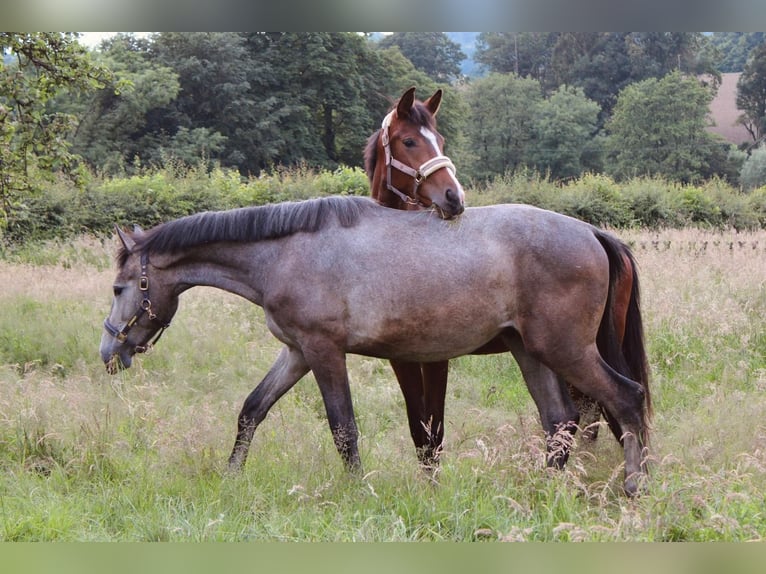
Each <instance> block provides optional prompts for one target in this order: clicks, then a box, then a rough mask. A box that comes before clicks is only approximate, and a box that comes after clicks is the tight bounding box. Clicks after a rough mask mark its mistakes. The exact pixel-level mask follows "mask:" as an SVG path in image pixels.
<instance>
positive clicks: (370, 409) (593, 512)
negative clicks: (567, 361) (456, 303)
mask: <svg viewBox="0 0 766 574" xmlns="http://www.w3.org/2000/svg"><path fill="white" fill-rule="evenodd" d="M618 234H619V235H620V236H621V237H623V239H625V240H626V241H628V242H629V243H630V244H631V245H632V246H633V248H634V251H635V254H636V257H637V259H638V262H639V265H640V272H641V279H642V287H643V303H644V320H645V329H646V333H647V341H648V350H649V359H650V364H651V368H652V373H653V378H652V386H653V391H652V392H653V397H654V405H655V417H654V420H653V442H652V449H653V450H652V455H653V465H652V476H651V479H650V481H649V483H648V490H647V492H646V493H645V494H644V495H643V496H641V497H640V498H639V499H637V500H628V499H626V498H625V497H624V496H623V495H622V494H621V492H620V489H621V484H622V469H621V463H622V453H621V451H620V449H619V445H617V443H616V442H615V441H614V440H613V439H612V438H611V435H610V433H608V432H606V429H604V432H602V434H601V438H600V439H599V441H598V442H597V443H596V444H595V445H585V444H578V445H577V447H576V449H575V452H574V455H573V457H572V459H571V460H570V464H569V465H568V468H567V470H566V471H564V472H555V471H550V470H548V469H546V468H545V466H544V441H543V437H542V431H541V428H540V425H539V423H538V420H537V415H536V411H535V409H534V406H533V404H532V401H531V398H530V397H529V396H528V393H527V391H526V389H525V387H524V384H523V382H522V381H521V379H520V375H519V372H518V370H517V368H516V367H515V365H514V364H513V362H512V360H511V357H510V355H498V356H489V357H463V358H460V359H458V360H455V361H453V362H452V364H451V375H450V385H449V388H448V396H447V424H446V445H445V453H444V456H443V464H442V469H441V471H440V473H439V474H438V476H437V477H436V482H437V484H432V483H431V482H430V481H429V480H428V478H427V477H426V476H425V475H424V474H423V473H422V472H421V471H420V470H419V469H418V468H417V465H416V458H415V453H414V449H413V447H412V444H411V441H410V438H409V433H408V430H407V424H406V417H405V413H404V405H403V400H402V398H401V395H400V393H399V390H398V387H397V385H396V383H395V380H394V377H393V374H392V372H391V370H390V368H389V366H388V365H387V363H385V362H383V361H380V360H377V359H370V358H365V357H356V356H353V357H350V358H349V366H350V374H351V378H352V393H353V397H354V404H355V410H356V414H357V420H358V423H359V427H360V431H361V441H360V448H361V454H362V459H363V463H364V466H365V474H364V476H363V478H361V479H359V478H351V477H348V476H346V474H345V473H344V470H343V467H342V464H341V462H340V457H339V456H338V454H337V453H336V451H335V448H334V446H333V444H332V440H331V436H330V432H329V430H328V428H327V423H326V420H325V417H324V409H323V406H322V402H321V399H320V396H319V392H318V390H317V388H316V386H315V385H314V383H313V381H312V380H311V379H310V378H309V377H307V378H306V379H305V380H303V381H301V382H300V383H299V384H298V385H297V386H296V388H295V389H293V390H292V391H291V392H290V393H288V394H287V395H286V396H285V397H283V399H282V400H281V401H280V402H278V403H277V405H276V406H275V407H274V409H273V410H272V412H271V413H270V415H269V416H268V417H267V419H266V420H265V421H264V423H263V424H262V425H261V427H260V428H259V429H258V431H257V433H256V437H255V440H254V443H253V448H252V449H251V453H250V458H249V460H248V464H247V467H246V470H245V472H244V473H243V474H241V475H238V476H231V475H227V474H226V473H224V468H225V461H226V458H227V456H228V454H229V450H230V448H231V446H232V441H233V438H234V430H235V421H236V416H237V413H238V412H239V408H240V406H241V404H242V401H243V400H244V398H245V397H246V395H247V394H248V392H249V391H250V390H251V389H252V387H253V386H254V385H255V384H256V383H257V382H258V381H259V380H260V378H261V377H262V376H263V375H264V374H265V372H266V370H267V369H268V367H269V365H270V363H271V361H272V360H273V359H274V357H275V356H276V353H277V351H278V349H279V345H278V344H277V342H276V340H275V339H274V338H273V337H271V335H270V334H269V333H268V332H267V331H266V329H265V327H264V321H263V316H262V313H261V311H260V309H258V308H257V307H255V306H253V305H251V304H249V303H247V302H246V301H244V300H240V299H238V298H236V297H234V296H231V295H228V294H226V293H223V292H220V291H215V290H211V289H206V288H197V289H194V290H192V291H190V292H188V293H187V294H185V295H184V296H183V297H182V302H181V308H180V310H179V312H178V314H177V315H176V318H175V320H174V324H173V326H172V328H171V329H170V330H169V331H168V332H167V333H166V334H165V336H164V337H163V339H162V341H161V342H160V343H159V344H158V346H157V348H156V349H155V350H154V351H153V352H152V353H151V354H149V355H147V356H144V357H140V358H138V359H137V360H136V361H135V362H134V367H133V368H132V369H130V370H128V371H125V372H122V373H120V374H119V375H117V376H114V377H110V376H109V375H107V373H106V372H105V370H104V366H103V364H102V363H101V361H100V359H99V356H98V343H99V338H100V336H101V330H102V328H101V322H102V320H103V318H104V316H105V315H106V313H107V312H108V309H109V304H110V286H111V282H112V279H113V276H114V271H113V264H112V260H111V253H112V248H113V246H112V245H111V244H110V243H107V244H103V243H101V242H99V241H97V240H94V239H88V238H82V239H81V240H79V241H78V242H76V243H75V244H74V245H69V244H67V245H56V244H52V245H49V246H47V247H45V248H44V249H36V250H34V251H30V252H28V253H24V254H20V255H17V256H16V257H15V258H14V259H11V260H5V261H0V284H2V288H0V539H1V540H7V541H10V540H24V541H32V540H78V541H82V540H121V541H133V540H141V541H148V540H184V541H186V540H190V541H219V540H220V541H247V540H301V541H314V540H321V541H337V540H343V541H389V540H450V541H466V540H487V541H494V540H537V541H553V540H561V541H575V540H588V541H673V540H693V541H709V540H726V541H744V540H763V539H764V538H766V514H765V513H766V400H764V392H766V330H765V329H764V317H766V232H758V233H747V234H745V233H739V234H737V233H735V232H724V233H720V232H706V231H700V230H683V231H660V232H648V231H625V232H619V233H618Z"/></svg>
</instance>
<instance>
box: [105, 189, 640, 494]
mask: <svg viewBox="0 0 766 574" xmlns="http://www.w3.org/2000/svg"><path fill="white" fill-rule="evenodd" d="M119 236H120V239H121V242H122V249H121V251H120V254H119V257H118V267H119V270H118V273H117V278H116V279H115V282H114V287H113V289H114V300H113V303H112V309H111V312H110V314H109V316H108V317H107V319H106V320H105V322H104V327H105V332H104V334H103V336H102V339H101V348H100V351H101V357H102V358H103V360H104V362H105V364H106V365H107V369H108V370H109V371H110V372H115V371H116V370H117V369H119V368H127V367H129V366H130V365H131V362H132V360H133V356H134V355H135V354H136V353H140V352H142V351H144V350H146V348H147V347H149V346H150V345H151V344H152V338H153V337H154V338H155V341H156V337H158V336H159V335H161V334H162V332H163V331H164V329H165V328H166V327H167V326H168V325H169V324H170V320H171V319H172V317H173V315H174V314H175V312H176V310H177V308H178V297H179V295H180V294H181V293H182V292H184V291H186V290H187V289H189V288H191V287H193V286H195V285H207V286H213V287H218V288H220V289H224V290H226V291H229V292H232V293H236V294H238V295H241V296H242V297H244V298H246V299H248V300H250V301H252V302H253V303H255V304H256V305H259V306H261V307H262V308H263V309H264V312H265V316H266V324H267V326H268V328H269V330H270V331H271V332H272V334H273V335H274V336H275V337H276V338H277V339H279V340H280V341H281V342H282V343H284V347H283V349H282V351H281V352H280V354H279V356H278V358H277V359H276V361H275V363H274V365H273V366H272V367H271V369H270V370H269V372H268V373H267V374H266V376H265V377H264V379H263V380H262V381H261V382H260V383H259V384H258V385H257V386H256V388H255V389H254V390H253V392H252V393H251V394H250V395H249V396H248V398H247V399H246V400H245V403H244V406H243V407H242V410H241V413H240V415H239V419H238V432H237V437H236V441H235V445H234V449H233V451H232V454H231V457H230V459H229V464H230V467H231V468H233V469H238V468H241V467H242V466H243V464H244V462H245V459H246V456H247V452H248V450H249V446H250V443H251V441H252V438H253V434H254V432H255V429H256V427H257V426H258V425H259V424H260V423H261V421H263V419H264V417H265V416H266V414H267V413H268V411H269V409H270V408H271V407H272V406H273V405H274V403H275V402H276V401H277V400H279V398H280V397H281V396H282V395H283V394H285V393H286V392H287V391H288V390H289V389H290V388H292V387H293V385H295V383H296V382H297V381H298V380H299V379H301V378H302V377H303V376H304V375H306V374H307V373H308V372H309V371H312V372H313V373H314V376H315V378H316V381H317V384H318V385H319V389H320V391H321V394H322V398H323V400H324V404H325V408H326V411H327V417H328V420H329V424H330V429H331V431H332V435H333V438H334V441H335V444H336V447H337V449H338V451H339V452H340V454H341V456H342V458H343V460H344V461H345V463H346V465H347V466H348V467H349V468H350V469H359V468H360V467H361V463H360V459H359V452H358V449H357V435H358V432H357V427H356V422H355V419H354V412H353V408H352V402H351V394H350V389H349V382H348V374H347V370H346V354H347V353H356V354H361V355H367V356H373V357H380V358H385V359H394V360H398V361H410V362H432V361H444V360H448V359H451V358H454V357H458V356H461V355H465V354H468V353H471V352H472V351H474V350H476V349H479V348H480V347H482V346H483V345H485V344H487V343H488V342H490V341H493V340H501V341H502V342H503V343H504V345H505V347H506V349H507V350H509V351H510V352H511V353H513V355H514V357H515V358H516V360H517V361H518V363H519V365H520V367H521V371H522V374H523V376H524V380H525V382H526V384H527V387H528V389H529V392H530V394H531V395H532V397H533V399H534V401H535V403H536V405H537V407H538V410H539V413H540V418H541V421H542V424H543V428H544V430H545V433H546V436H547V438H548V446H549V455H548V462H549V464H550V465H553V466H559V467H560V466H562V465H563V464H564V463H565V462H566V459H567V456H568V450H569V447H568V445H569V444H570V442H571V441H568V440H566V438H567V437H568V436H571V434H572V433H573V432H574V429H575V428H576V424H577V421H578V411H577V409H576V407H575V405H574V404H573V403H572V399H571V398H570V395H569V393H568V391H567V389H566V386H565V383H564V382H563V381H566V382H567V383H569V384H571V385H573V386H574V387H575V388H577V389H579V390H581V391H582V392H584V393H585V394H587V395H588V396H590V397H593V398H594V399H595V400H597V401H598V402H599V403H600V404H601V405H602V406H603V408H604V409H605V412H606V413H607V415H608V420H609V422H610V425H611V427H612V430H613V432H614V433H615V435H616V436H617V437H618V438H619V440H620V441H621V442H622V444H623V447H624V453H625V482H624V489H625V492H626V493H627V494H629V495H633V494H635V493H636V492H637V490H638V487H639V483H640V480H641V477H642V476H643V475H644V474H645V459H644V456H645V452H644V448H645V445H646V441H647V438H648V437H647V435H648V426H647V419H648V416H649V413H650V398H649V388H648V384H647V381H634V380H631V379H629V378H628V377H627V376H626V374H627V373H628V368H627V367H624V368H623V367H620V365H621V360H620V354H621V346H620V344H619V341H618V338H617V336H616V335H615V334H614V332H613V326H612V325H613V322H612V320H611V314H612V307H613V297H612V294H613V289H614V285H615V282H616V281H617V280H618V279H619V277H620V276H621V274H623V273H625V272H626V269H625V261H626V260H627V261H628V262H629V263H630V265H631V270H630V271H631V272H632V273H633V274H634V275H635V273H636V270H635V268H634V264H633V259H632V257H631V256H630V253H629V251H628V248H627V247H626V246H625V245H624V244H622V243H621V242H619V241H618V240H617V239H615V238H613V237H612V236H610V235H608V234H606V233H604V232H602V231H600V230H598V229H597V228H595V227H593V226H591V225H588V224H586V223H584V222H581V221H578V220H576V219H572V218H570V217H566V216H563V215H560V214H556V213H553V212H550V211H545V210H541V209H537V208H533V207H530V206H522V205H499V206H494V207H479V208H468V209H466V210H465V212H464V213H463V214H462V216H461V217H460V218H459V219H457V220H455V221H451V222H450V221H445V220H443V219H440V218H439V217H438V216H437V215H435V214H434V213H433V212H402V211H398V210H392V209H388V208H385V207H381V206H379V205H377V204H376V203H375V202H373V201H372V200H369V199H366V198H358V197H352V198H342V197H330V198H323V199H316V200H309V201H304V202H296V203H282V204H276V205H271V206H262V207H251V208H242V209H236V210H231V211H224V212H209V213H201V214H197V215H193V216H189V217H184V218H181V219H177V220H174V221H170V222H167V223H165V224H162V225H159V226H157V227H155V228H153V229H150V230H148V231H146V232H143V231H140V230H139V231H135V232H133V233H126V232H123V231H119ZM392 254H395V256H392ZM634 295H635V296H637V293H635V294H634ZM631 309H632V310H633V311H634V313H633V314H632V315H633V316H631V317H629V321H630V322H633V323H637V324H639V325H640V322H641V317H640V312H639V307H638V304H637V301H636V304H634V305H632V306H631ZM597 339H598V340H599V341H601V344H600V345H597ZM604 342H606V344H605V343H604ZM610 342H611V344H609V343H610ZM636 344H641V345H643V341H638V342H636ZM599 349H606V351H600V350H599ZM605 352H606V354H610V353H612V354H614V356H604V353H605ZM610 365H617V367H612V366H610ZM562 445H563V446H562Z"/></svg>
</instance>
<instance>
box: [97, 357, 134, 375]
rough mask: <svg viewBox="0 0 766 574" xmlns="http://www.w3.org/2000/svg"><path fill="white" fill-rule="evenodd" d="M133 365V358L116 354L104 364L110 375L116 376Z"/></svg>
mask: <svg viewBox="0 0 766 574" xmlns="http://www.w3.org/2000/svg"><path fill="white" fill-rule="evenodd" d="M132 363H133V357H131V356H130V355H125V356H124V357H121V356H120V355H119V354H117V353H115V354H114V355H112V356H111V357H109V360H108V361H106V363H104V365H105V366H106V372H107V373H109V374H110V375H116V374H117V373H118V372H120V371H122V370H124V369H129V368H130V365H131V364H132Z"/></svg>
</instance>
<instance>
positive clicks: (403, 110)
mask: <svg viewBox="0 0 766 574" xmlns="http://www.w3.org/2000/svg"><path fill="white" fill-rule="evenodd" d="M413 103H415V86H412V87H411V88H410V89H409V90H407V91H406V92H404V94H402V97H401V98H399V103H397V104H396V116H397V117H399V118H404V117H407V116H408V115H410V110H411V109H412V104H413Z"/></svg>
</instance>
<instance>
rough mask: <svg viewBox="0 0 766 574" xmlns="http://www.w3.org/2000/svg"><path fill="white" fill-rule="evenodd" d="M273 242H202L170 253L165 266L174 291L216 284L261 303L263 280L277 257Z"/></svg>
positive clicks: (258, 303)
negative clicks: (175, 288) (173, 278)
mask: <svg viewBox="0 0 766 574" xmlns="http://www.w3.org/2000/svg"><path fill="white" fill-rule="evenodd" d="M276 251H277V242H271V241H261V242H254V243H241V244H231V243H221V244H210V245H202V246H198V247H195V248H192V249H189V250H187V251H186V252H185V253H183V254H180V255H179V256H176V257H174V260H173V262H172V263H170V264H169V265H168V267H167V268H168V270H171V271H172V272H173V273H174V274H175V281H176V284H177V285H178V291H185V290H187V289H190V288H191V287H197V286H205V287H216V288H218V289H222V290H224V291H228V292H229V293H234V294H235V295H239V296H241V297H244V298H245V299H248V300H249V301H252V302H253V303H255V304H257V305H262V300H263V287H262V285H263V282H264V279H265V278H266V277H268V274H269V270H270V268H271V263H272V262H273V261H276V260H277V259H278V257H279V256H278V254H277V253H276Z"/></svg>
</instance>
